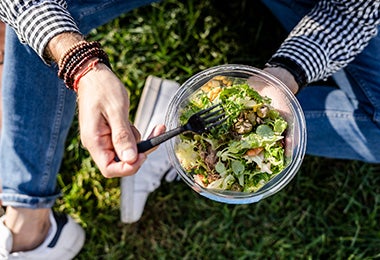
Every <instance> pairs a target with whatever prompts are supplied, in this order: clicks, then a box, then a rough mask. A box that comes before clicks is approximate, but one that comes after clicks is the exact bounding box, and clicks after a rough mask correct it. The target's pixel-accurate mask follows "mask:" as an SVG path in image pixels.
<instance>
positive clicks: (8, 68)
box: [0, 0, 380, 208]
mask: <svg viewBox="0 0 380 260" xmlns="http://www.w3.org/2000/svg"><path fill="white" fill-rule="evenodd" d="M94 2H95V1H94V0H88V2H86V0H81V1H74V0H73V1H72V2H71V1H69V7H70V10H71V11H72V14H73V16H74V18H75V19H76V20H77V22H78V24H79V27H80V29H81V30H82V32H83V33H88V32H89V31H90V30H91V29H92V28H95V27H97V26H100V25H102V24H104V23H106V22H108V21H110V20H111V19H113V18H115V17H117V16H119V15H120V14H121V13H124V12H127V11H128V10H131V9H133V8H137V7H138V6H140V5H144V4H148V3H150V2H152V1H141V0H140V1H137V0H136V1H125V0H113V1H108V2H106V1H99V2H100V4H96V3H94ZM265 2H266V4H267V5H268V6H269V7H270V8H271V10H272V11H273V12H274V14H275V15H276V16H277V17H278V18H279V20H280V21H282V22H283V24H284V26H285V28H286V29H287V30H290V29H291V28H292V27H293V26H294V25H295V24H296V23H297V22H298V20H299V19H300V18H301V16H302V15H303V14H305V13H306V12H307V10H309V8H310V6H311V5H308V3H310V4H311V3H313V2H314V1H307V0H303V1H302V3H303V4H305V5H299V6H298V5H296V6H294V5H293V4H296V3H297V2H296V1H288V2H291V3H289V5H287V2H286V0H283V1H281V4H278V3H280V1H279V2H276V1H274V0H272V1H271V0H265ZM296 7H297V8H296ZM6 41H7V43H6V44H7V45H6V55H5V64H4V73H3V88H2V90H3V93H2V96H3V106H4V110H3V128H2V132H1V134H2V135H1V141H0V158H1V160H0V174H1V175H0V179H1V180H2V184H3V193H2V194H0V199H1V200H2V201H3V204H4V205H6V206H7V205H10V206H17V207H27V208H41V207H51V206H52V205H53V204H54V203H55V200H56V198H57V196H59V195H60V192H59V189H58V188H57V185H56V176H57V173H58V171H59V167H60V164H61V160H62V155H63V152H64V145H65V139H66V136H67V133H68V130H69V128H70V126H71V122H72V119H73V116H74V113H75V98H76V97H75V95H74V94H73V93H72V92H71V91H69V90H67V89H66V87H65V86H64V84H63V82H62V81H61V80H59V79H58V78H57V71H56V68H53V67H50V68H49V67H47V66H46V65H45V64H44V63H43V62H42V60H41V59H40V58H39V57H38V56H37V55H36V54H35V53H34V52H33V51H32V50H31V49H30V48H29V47H27V46H25V45H22V44H20V43H19V41H18V39H17V37H16V35H15V34H14V32H13V31H11V30H7V38H6ZM379 41H380V39H379V37H376V38H374V39H373V40H372V41H371V43H370V45H369V46H368V47H367V48H366V49H365V50H364V51H363V53H362V54H361V55H359V57H358V58H357V59H356V60H355V61H354V62H352V63H351V64H350V65H349V66H348V67H347V68H346V69H344V70H342V71H340V72H338V73H336V75H334V79H335V80H336V82H337V84H338V85H339V88H333V87H328V86H323V85H320V86H310V87H306V88H305V89H304V90H303V91H301V92H300V93H299V95H298V99H299V101H300V103H301V105H302V107H303V109H304V112H305V116H306V121H307V131H308V145H307V153H308V154H313V155H318V156H326V157H332V158H345V159H354V160H363V161H367V162H380V153H378V152H377V149H378V148H377V147H378V146H379V145H380V140H379V137H380V129H379V125H380V116H379V111H380V110H379V102H377V103H376V101H377V100H379V98H380V97H379V95H380V94H379V92H378V91H376V90H377V89H378V87H379V86H380V82H379V80H380V75H379V73H380V71H379V70H377V68H379V67H380V63H379V61H380V53H379V48H378V47H377V46H380V42H379Z"/></svg>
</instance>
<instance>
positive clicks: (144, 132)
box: [120, 76, 179, 223]
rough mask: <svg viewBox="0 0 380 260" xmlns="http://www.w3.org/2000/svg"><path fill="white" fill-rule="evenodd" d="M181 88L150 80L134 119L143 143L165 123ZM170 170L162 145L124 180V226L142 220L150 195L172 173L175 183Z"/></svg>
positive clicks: (122, 203)
mask: <svg viewBox="0 0 380 260" xmlns="http://www.w3.org/2000/svg"><path fill="white" fill-rule="evenodd" d="M178 87H179V84H178V83H176V82H175V81H171V80H165V79H161V78H157V77H154V76H149V77H148V78H147V80H146V82H145V86H144V89H143V93H142V95H141V100H140V102H139V106H138V108H137V112H136V117H135V127H136V128H137V129H138V130H139V131H140V133H141V136H142V140H145V139H146V138H147V137H148V135H149V134H150V133H151V131H152V129H153V128H154V127H155V126H156V125H158V124H163V123H164V121H165V115H166V110H167V108H168V105H169V101H170V99H171V98H172V97H173V96H174V94H175V92H176V91H177V89H178ZM170 168H171V165H170V163H169V158H168V155H167V152H166V148H165V145H160V146H159V147H158V148H157V149H156V150H155V151H154V152H152V153H150V154H149V156H148V158H147V159H146V161H145V162H144V164H143V165H142V166H141V168H140V169H139V171H138V172H137V173H136V174H135V175H133V176H128V177H123V178H122V179H121V209H120V210H121V221H122V222H124V223H133V222H136V221H138V220H139V219H140V218H141V215H142V213H143V211H144V207H145V203H146V200H147V198H148V195H149V193H151V192H153V191H154V190H155V189H157V188H158V187H159V186H160V184H161V179H162V178H163V176H164V175H165V173H168V172H170V173H171V174H170V177H168V178H167V180H168V181H170V180H173V179H175V175H176V173H174V174H173V172H172V171H169V170H170ZM173 176H174V177H173Z"/></svg>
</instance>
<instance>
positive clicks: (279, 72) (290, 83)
mask: <svg viewBox="0 0 380 260" xmlns="http://www.w3.org/2000/svg"><path fill="white" fill-rule="evenodd" d="M264 71H265V72H268V73H269V74H271V75H273V76H275V77H276V78H278V79H279V80H281V81H282V82H283V83H284V84H285V85H286V86H287V87H288V88H289V89H290V91H292V92H293V94H296V93H297V92H298V90H299V86H298V84H297V82H296V80H295V79H294V77H293V75H292V74H291V73H290V72H289V71H287V70H286V69H284V68H281V67H267V68H265V69H264Z"/></svg>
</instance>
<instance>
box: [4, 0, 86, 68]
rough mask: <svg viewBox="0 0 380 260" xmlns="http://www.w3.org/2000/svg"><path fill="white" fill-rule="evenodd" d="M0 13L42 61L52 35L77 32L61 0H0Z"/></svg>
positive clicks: (76, 27)
mask: <svg viewBox="0 0 380 260" xmlns="http://www.w3.org/2000/svg"><path fill="white" fill-rule="evenodd" d="M0 17H1V19H2V20H3V21H4V22H5V23H7V24H9V25H10V26H11V27H13V28H14V30H15V31H16V33H17V35H18V37H19V39H20V41H21V42H22V43H26V44H28V45H29V46H30V47H31V48H33V49H34V50H35V51H36V53H37V54H38V55H39V56H40V57H41V58H42V59H43V60H44V61H45V62H48V61H47V58H46V57H44V51H45V48H46V46H47V44H48V42H49V41H50V40H51V39H52V38H53V37H54V36H56V35H57V34H60V33H62V32H77V33H79V29H78V26H77V25H76V23H75V21H74V19H73V18H72V16H71V15H70V13H69V12H68V10H67V4H66V2H65V1H63V0H56V1H53V0H51V1H48V0H1V1H0Z"/></svg>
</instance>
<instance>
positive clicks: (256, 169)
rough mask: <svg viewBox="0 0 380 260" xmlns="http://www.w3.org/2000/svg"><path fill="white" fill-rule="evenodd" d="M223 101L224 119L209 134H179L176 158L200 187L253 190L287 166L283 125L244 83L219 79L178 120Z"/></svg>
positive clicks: (196, 95)
mask: <svg viewBox="0 0 380 260" xmlns="http://www.w3.org/2000/svg"><path fill="white" fill-rule="evenodd" d="M217 103H221V105H222V106H223V109H224V111H225V113H226V116H227V120H226V121H225V123H223V124H222V125H220V126H218V127H216V128H213V129H212V130H211V131H209V132H207V133H204V134H202V135H198V134H195V133H192V132H187V133H184V134H182V135H181V136H180V142H179V143H178V144H177V146H176V154H177V157H178V159H179V161H180V163H181V166H182V167H183V168H184V169H185V171H186V172H187V173H188V174H189V175H191V176H193V178H194V180H195V181H196V182H197V183H199V184H200V185H202V186H203V187H207V188H211V189H222V190H232V191H242V192H255V191H257V190H258V189H260V188H261V187H262V186H263V185H265V183H267V182H268V181H269V180H271V179H272V178H273V177H274V176H276V175H277V174H278V173H280V172H281V171H282V170H283V169H284V168H285V167H286V161H285V157H284V141H283V140H284V137H285V132H286V129H287V122H286V121H285V120H284V118H283V117H282V116H281V115H280V113H279V112H278V111H277V110H275V109H274V108H273V107H272V106H271V99H270V98H268V97H263V96H261V95H260V94H259V93H258V92H257V91H255V90H254V89H253V88H251V87H250V86H249V85H248V84H247V83H246V81H245V80H243V79H234V80H232V79H229V78H227V77H223V76H218V77H215V78H213V79H212V80H211V81H209V82H208V83H207V84H205V85H204V86H203V87H202V88H201V89H200V90H198V91H197V92H195V93H194V94H193V95H192V96H191V97H190V99H189V103H188V105H187V106H186V107H185V108H184V109H183V110H182V111H181V117H180V122H181V123H185V122H186V121H187V120H188V118H189V117H190V116H191V115H192V114H194V113H195V112H198V111H199V110H202V109H205V108H208V107H210V106H212V105H214V104H217Z"/></svg>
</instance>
